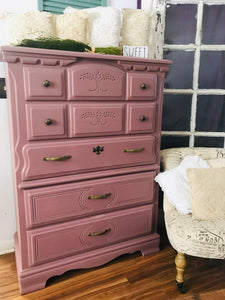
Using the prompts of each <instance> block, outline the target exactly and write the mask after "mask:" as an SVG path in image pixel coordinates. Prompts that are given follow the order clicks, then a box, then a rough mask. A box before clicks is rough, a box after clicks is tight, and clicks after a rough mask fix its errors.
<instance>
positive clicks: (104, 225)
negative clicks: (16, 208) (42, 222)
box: [27, 204, 154, 265]
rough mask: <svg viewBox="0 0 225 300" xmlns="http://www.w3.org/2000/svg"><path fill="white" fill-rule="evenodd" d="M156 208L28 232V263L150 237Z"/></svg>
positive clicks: (137, 208) (130, 210)
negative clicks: (148, 235) (145, 236)
mask: <svg viewBox="0 0 225 300" xmlns="http://www.w3.org/2000/svg"><path fill="white" fill-rule="evenodd" d="M153 208H154V205H153V204H151V205H146V206H142V207H136V208H131V209H127V210H124V211H119V212H113V213H109V214H102V215H98V216H97V217H91V218H88V219H83V220H79V221H73V222H67V223H61V224H59V225H54V226H48V227H46V228H42V229H34V230H30V231H28V232H27V237H28V245H29V246H28V251H29V264H30V265H37V264H40V263H44V262H48V261H51V260H54V259H58V258H62V257H66V256H69V255H74V254H77V253H81V252H84V251H89V250H92V249H96V248H100V247H101V248H102V247H106V246H108V245H111V244H113V243H116V242H117V243H118V242H122V241H125V240H129V239H132V238H136V237H140V236H143V235H146V234H150V233H151V230H152V222H153Z"/></svg>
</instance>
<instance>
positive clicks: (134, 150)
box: [123, 147, 145, 153]
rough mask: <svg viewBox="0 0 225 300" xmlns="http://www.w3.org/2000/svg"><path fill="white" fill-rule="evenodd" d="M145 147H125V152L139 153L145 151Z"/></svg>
mask: <svg viewBox="0 0 225 300" xmlns="http://www.w3.org/2000/svg"><path fill="white" fill-rule="evenodd" d="M144 150H145V148H144V147H143V148H136V149H124V150H123V152H127V153H139V152H142V151H144Z"/></svg>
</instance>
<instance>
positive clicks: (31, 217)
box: [24, 171, 156, 228]
mask: <svg viewBox="0 0 225 300" xmlns="http://www.w3.org/2000/svg"><path fill="white" fill-rule="evenodd" d="M155 176H156V172H155V171H153V172H146V173H141V174H131V175H124V176H116V177H109V178H104V179H97V180H91V181H86V182H82V183H71V184H64V185H58V186H54V187H47V188H37V189H31V190H26V191H24V199H25V211H26V223H27V228H32V227H35V226H40V225H47V224H53V223H56V222H59V221H65V220H70V219H74V218H78V217H83V216H87V215H93V214H95V213H100V212H106V211H112V210H115V209H118V208H123V207H127V206H129V207H131V206H132V205H136V204H139V205H140V204H143V203H151V202H153V201H154V193H155V182H154V178H155Z"/></svg>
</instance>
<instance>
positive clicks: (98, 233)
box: [88, 228, 111, 236]
mask: <svg viewBox="0 0 225 300" xmlns="http://www.w3.org/2000/svg"><path fill="white" fill-rule="evenodd" d="M110 230H111V228H107V229H105V230H103V231H100V232H90V233H89V234H88V236H99V235H103V234H106V233H107V232H109V231H110Z"/></svg>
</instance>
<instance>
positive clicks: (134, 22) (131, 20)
mask: <svg viewBox="0 0 225 300" xmlns="http://www.w3.org/2000/svg"><path fill="white" fill-rule="evenodd" d="M150 21H151V13H150V12H149V11H147V10H143V9H130V8H125V9H123V24H122V29H121V37H122V42H121V44H122V46H123V45H127V46H148V45H149V32H150Z"/></svg>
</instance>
